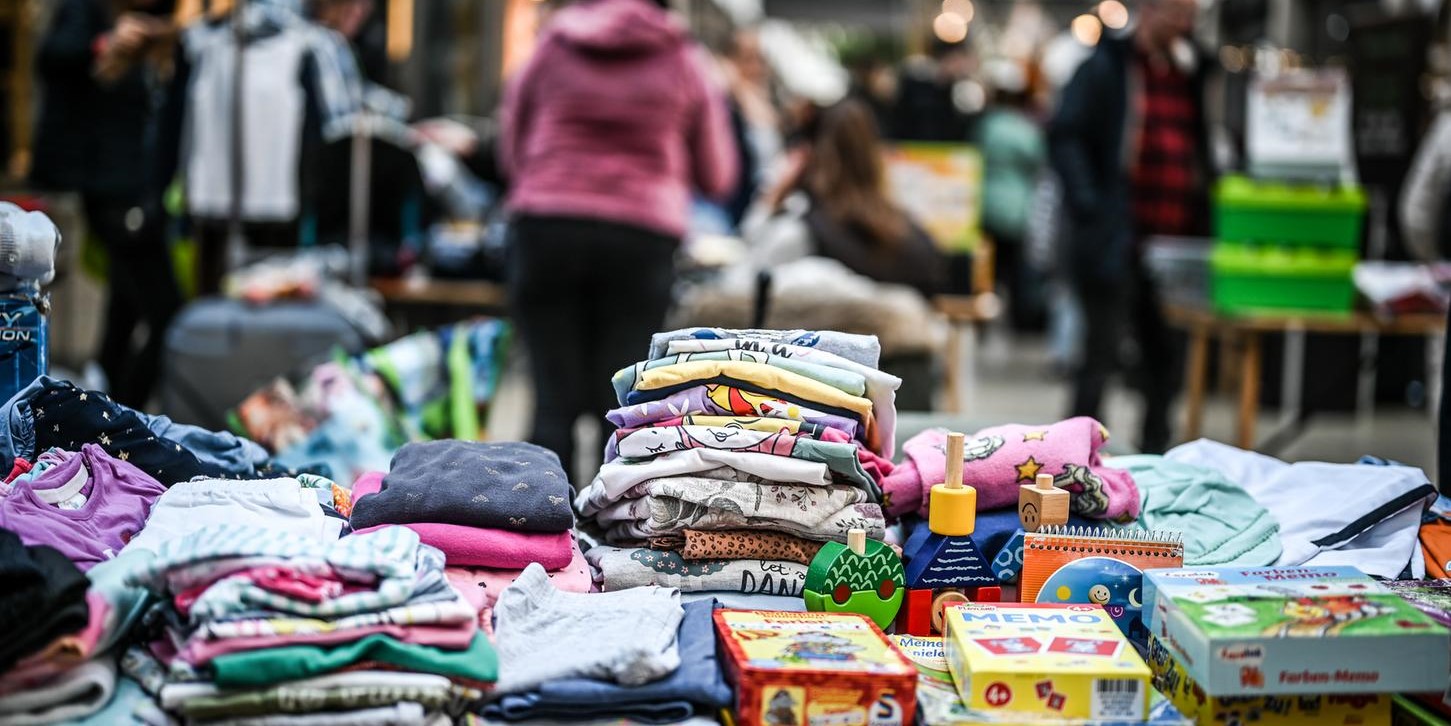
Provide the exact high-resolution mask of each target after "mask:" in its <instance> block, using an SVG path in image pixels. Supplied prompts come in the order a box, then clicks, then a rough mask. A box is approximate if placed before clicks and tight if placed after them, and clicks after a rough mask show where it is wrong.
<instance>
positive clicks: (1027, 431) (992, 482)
mask: <svg viewBox="0 0 1451 726" xmlns="http://www.w3.org/2000/svg"><path fill="white" fill-rule="evenodd" d="M1108 437H1109V434H1108V429H1107V428H1105V427H1104V426H1103V424H1101V423H1099V422H1098V421H1095V420H1093V419H1091V418H1088V417H1086V416H1080V417H1078V418H1071V419H1067V420H1065V421H1059V422H1058V423H1055V424H1049V425H1043V426H1029V425H1023V424H1009V425H1007V426H997V427H993V428H989V429H983V430H982V431H979V432H977V433H975V434H973V435H972V436H971V437H969V438H968V439H967V442H966V445H965V446H964V447H963V452H962V483H963V484H966V485H968V486H971V487H974V488H976V489H977V507H978V509H979V510H991V509H997V508H1000V507H1010V506H1015V505H1016V504H1017V502H1018V490H1019V488H1020V487H1021V486H1022V485H1023V484H1032V483H1033V481H1034V479H1036V478H1037V476H1038V475H1039V474H1051V475H1053V483H1054V485H1056V486H1057V487H1058V488H1060V489H1066V490H1068V491H1069V492H1070V493H1071V494H1072V497H1071V499H1070V500H1069V509H1070V511H1072V513H1073V514H1075V515H1077V516H1080V517H1087V518H1090V519H1100V520H1105V519H1106V520H1111V521H1115V522H1132V521H1134V519H1135V518H1136V517H1138V515H1139V490H1138V488H1137V487H1136V486H1135V485H1134V478H1133V476H1132V475H1131V474H1129V473H1128V472H1127V471H1123V470H1121V469H1115V468H1112V467H1110V466H1106V465H1104V463H1103V459H1102V457H1101V456H1100V455H1099V450H1100V449H1102V448H1103V446H1104V445H1105V444H1107V443H1108ZM902 449H903V451H905V452H906V454H907V458H906V460H905V461H903V462H902V464H901V465H900V466H898V467H897V468H896V470H894V471H893V472H892V473H891V474H890V475H889V476H888V477H887V478H886V481H885V482H884V483H883V485H882V486H883V488H884V489H885V490H886V493H887V502H888V503H889V504H888V507H887V514H888V516H892V517H901V516H906V515H908V514H911V513H914V512H915V513H917V514H919V515H920V516H923V517H926V516H927V507H928V504H929V503H930V502H931V497H930V495H929V492H930V491H931V489H932V486H933V485H934V484H940V483H942V480H943V478H944V477H945V476H946V472H947V432H946V431H943V430H941V429H933V430H928V431H924V432H922V433H920V434H918V435H916V436H913V437H912V438H911V439H910V440H908V441H907V443H905V444H903V446H902Z"/></svg>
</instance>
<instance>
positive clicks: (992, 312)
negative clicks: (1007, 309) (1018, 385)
mask: <svg viewBox="0 0 1451 726" xmlns="http://www.w3.org/2000/svg"><path fill="white" fill-rule="evenodd" d="M932 306H933V307H934V308H936V309H937V312H939V313H941V314H942V316H943V317H945V318H947V325H948V327H947V355H946V356H945V357H944V366H945V375H944V378H945V379H946V380H945V381H944V383H945V389H946V390H945V391H944V395H943V398H944V401H943V403H944V405H943V406H942V408H943V410H944V411H947V412H948V413H962V412H963V411H967V410H969V409H970V408H971V403H972V402H971V399H972V395H971V390H970V389H971V387H972V385H973V382H974V381H975V380H976V379H977V374H976V372H975V370H974V366H975V364H976V361H977V352H976V348H977V326H978V325H981V324H982V323H987V322H991V321H992V320H993V319H995V318H997V316H998V314H999V313H1000V312H1001V311H1002V307H1003V306H1002V301H1001V300H999V299H998V296H997V295H996V294H994V293H991V292H980V293H976V294H973V295H938V296H937V297H935V298H933V299H932Z"/></svg>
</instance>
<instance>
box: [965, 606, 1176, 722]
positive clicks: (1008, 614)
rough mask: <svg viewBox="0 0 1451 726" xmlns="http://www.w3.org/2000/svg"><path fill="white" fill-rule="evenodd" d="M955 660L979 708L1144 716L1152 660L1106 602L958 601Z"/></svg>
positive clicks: (972, 705)
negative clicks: (1148, 660) (1137, 647)
mask: <svg viewBox="0 0 1451 726" xmlns="http://www.w3.org/2000/svg"><path fill="white" fill-rule="evenodd" d="M942 619H943V623H944V625H945V627H946V629H947V631H948V632H947V664H948V666H949V668H950V669H951V671H952V677H953V680H954V681H956V683H957V690H958V693H959V694H960V695H961V696H962V701H963V704H964V705H966V706H967V707H968V708H969V709H972V710H975V711H987V712H997V713H1018V714H1034V715H1048V716H1055V717H1058V718H1063V719H1073V720H1082V719H1093V720H1113V721H1143V720H1144V719H1145V718H1146V717H1147V715H1148V709H1149V691H1150V690H1151V687H1152V686H1151V684H1150V681H1151V679H1152V675H1151V674H1150V672H1149V666H1148V665H1147V664H1145V663H1144V660H1143V658H1140V657H1139V654H1138V652H1137V651H1135V650H1134V648H1133V646H1132V645H1130V644H1129V641H1128V639H1127V638H1126V637H1125V636H1124V634H1123V632H1122V631H1121V630H1119V627H1118V626H1117V625H1115V624H1114V621H1113V617H1112V616H1110V615H1109V613H1108V612H1107V611H1106V610H1104V609H1103V607H1101V606H1099V605H1062V604H1045V603H1035V604H1021V605H1016V604H1001V605H999V604H996V603H969V604H966V605H959V606H955V607H950V608H948V609H947V611H946V613H945V614H944V615H943V617H942Z"/></svg>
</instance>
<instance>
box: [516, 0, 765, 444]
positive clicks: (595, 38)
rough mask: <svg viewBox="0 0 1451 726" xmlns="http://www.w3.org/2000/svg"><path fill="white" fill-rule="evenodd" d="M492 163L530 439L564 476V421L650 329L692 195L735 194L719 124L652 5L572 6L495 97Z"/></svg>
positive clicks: (698, 71) (668, 23) (704, 83)
mask: <svg viewBox="0 0 1451 726" xmlns="http://www.w3.org/2000/svg"><path fill="white" fill-rule="evenodd" d="M499 156H500V161H501V162H502V164H503V167H504V169H505V171H506V173H508V174H509V175H510V177H511V181H512V186H511V187H510V190H509V198H508V205H509V207H510V209H511V210H512V211H513V213H514V215H515V219H514V234H515V237H514V240H513V248H512V251H511V254H512V259H511V262H510V266H511V272H510V294H511V295H512V298H513V299H512V301H511V306H512V308H513V317H514V321H515V323H516V324H517V325H518V326H519V330H520V333H521V334H522V335H523V339H524V343H525V345H526V346H527V348H528V349H529V359H530V371H531V373H532V374H533V380H534V392H535V393H534V396H535V401H534V402H535V408H534V415H535V419H534V428H533V435H532V437H531V440H532V441H534V442H535V443H537V444H540V445H543V446H546V447H548V448H550V449H553V450H554V451H555V452H557V453H558V454H559V455H560V458H561V459H562V460H563V461H564V463H565V466H566V467H573V465H574V441H573V431H574V424H575V421H576V420H577V419H578V418H579V417H580V416H581V415H583V414H586V413H587V414H589V415H591V416H595V417H599V418H601V419H602V417H603V415H604V413H605V411H606V410H608V409H610V408H613V407H614V397H613V392H612V390H611V388H610V385H609V380H610V378H611V377H612V376H613V375H614V373H615V371H616V370H618V369H619V368H622V367H624V366H626V365H629V364H630V363H632V362H633V361H635V360H637V359H638V358H639V357H640V354H641V353H642V351H644V350H645V348H646V346H647V345H648V344H649V341H650V335H651V334H652V333H653V332H655V331H657V330H659V329H660V328H661V326H662V325H663V324H664V322H665V314H666V312H667V309H668V308H669V306H670V293H671V286H672V283H673V280H674V273H675V270H674V255H675V249H676V247H677V245H678V243H679V241H680V238H681V235H682V234H684V232H685V225H686V214H687V209H688V206H689V204H690V197H691V191H692V187H695V188H696V189H697V190H698V191H700V192H701V193H703V194H705V195H708V196H715V197H720V196H724V195H725V194H726V193H728V192H729V191H730V189H731V187H732V185H733V184H734V183H735V179H736V150H735V149H734V148H733V142H732V138H731V127H730V117H729V114H728V113H727V111H726V104H725V100H724V98H722V94H721V93H720V91H718V90H717V89H716V88H714V87H713V86H712V85H711V84H710V83H709V82H708V76H707V69H706V66H705V65H704V62H703V56H702V55H701V52H700V51H699V50H698V48H697V47H696V46H695V45H694V43H692V42H691V41H690V38H689V36H688V34H687V32H686V30H685V28H684V27H683V26H682V25H681V24H680V23H679V22H678V21H677V20H676V19H675V18H674V17H672V16H671V15H670V14H669V13H668V12H667V11H666V10H665V8H664V7H663V6H662V5H661V4H657V3H656V2H655V1H654V0H585V1H584V2H580V3H576V4H573V5H570V6H568V7H566V8H564V9H563V10H560V11H559V12H557V13H556V14H555V15H554V16H553V17H552V18H551V20H550V22H549V24H548V25H547V26H546V28H545V29H544V32H543V34H542V35H541V37H540V39H539V45H538V48H537V49H536V50H535V52H534V55H533V56H532V57H531V58H530V59H529V62H528V63H527V64H526V65H525V66H524V68H523V69H522V70H521V71H520V73H519V75H518V77H517V78H515V79H513V81H512V83H510V85H509V88H508V91H507V95H506V98H505V101H504V108H503V114H502V124H501V135H500V140H499ZM570 471H573V468H570Z"/></svg>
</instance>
